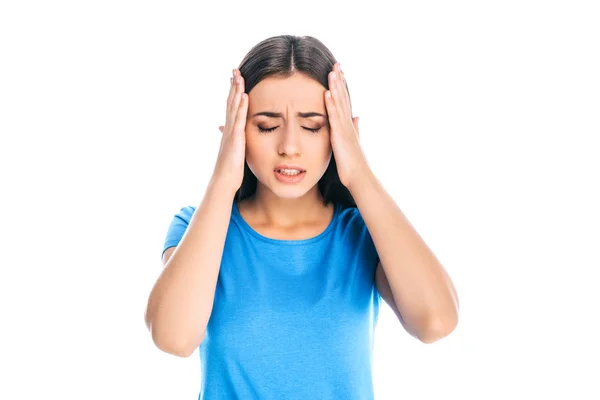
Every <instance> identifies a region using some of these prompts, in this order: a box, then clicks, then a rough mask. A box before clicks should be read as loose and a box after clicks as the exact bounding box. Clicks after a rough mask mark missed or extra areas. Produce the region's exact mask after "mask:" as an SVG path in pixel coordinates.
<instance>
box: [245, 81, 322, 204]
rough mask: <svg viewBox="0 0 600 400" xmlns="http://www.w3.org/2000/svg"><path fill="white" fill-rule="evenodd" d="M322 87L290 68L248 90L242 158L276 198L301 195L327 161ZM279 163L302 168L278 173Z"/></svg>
mask: <svg viewBox="0 0 600 400" xmlns="http://www.w3.org/2000/svg"><path fill="white" fill-rule="evenodd" d="M325 91H326V89H325V88H324V87H323V86H322V85H321V84H320V83H319V82H317V81H315V80H314V79H312V78H309V77H307V76H306V75H304V74H302V73H295V74H294V75H292V76H290V77H287V78H282V77H268V78H265V79H263V80H262V81H261V82H259V83H258V84H257V85H256V86H254V87H253V88H252V90H251V91H250V93H249V94H248V101H249V102H248V115H247V119H246V162H247V163H248V167H249V168H250V170H251V171H252V172H253V173H254V175H255V176H256V177H257V179H258V180H259V185H260V184H262V185H264V186H265V187H266V188H268V189H270V190H271V191H272V192H273V193H274V194H275V195H276V196H278V197H284V198H296V197H300V196H302V195H304V194H306V193H307V192H308V191H309V190H310V189H312V188H313V187H314V186H315V185H316V184H317V182H318V181H319V179H321V177H322V176H323V174H324V173H325V170H326V169H327V166H328V165H329V161H330V160H331V154H332V152H331V142H330V141H329V123H328V119H327V110H326V106H325V100H324V98H323V96H324V93H325ZM262 113H266V114H267V115H264V114H263V115H260V114H262ZM257 114H259V115H257ZM307 114H308V115H307ZM319 114H320V115H319ZM261 130H268V131H261ZM282 164H288V165H294V166H296V167H299V168H300V169H302V170H304V172H302V173H301V174H300V176H297V177H291V176H286V177H281V173H280V172H279V171H278V168H277V167H278V166H279V165H282ZM283 172H285V171H283ZM288 173H292V171H288ZM281 180H287V181H286V182H282V181H281ZM290 180H295V181H297V182H289V181H290Z"/></svg>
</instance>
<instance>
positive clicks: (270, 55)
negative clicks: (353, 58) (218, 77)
mask: <svg viewBox="0 0 600 400" xmlns="http://www.w3.org/2000/svg"><path fill="white" fill-rule="evenodd" d="M335 63H336V59H335V57H334V56H333V54H332V53H331V51H329V49H328V48H327V47H326V46H325V45H324V44H323V43H322V42H321V41H319V40H318V39H316V38H314V37H311V36H292V35H280V36H274V37H271V38H268V39H265V40H263V41H262V42H260V43H258V44H257V45H255V46H254V47H253V48H252V49H250V51H249V52H248V54H246V56H245V57H244V59H243V60H242V62H241V63H240V66H239V67H238V69H239V70H240V73H241V74H242V76H243V77H244V82H245V91H246V93H249V92H250V91H251V90H252V88H253V87H254V86H256V85H257V84H258V83H259V82H260V81H262V80H263V79H265V78H267V77H270V76H277V77H288V76H290V75H292V74H294V73H296V72H300V73H303V74H305V75H307V76H308V77H310V78H313V79H314V80H316V81H317V82H319V83H320V84H321V85H323V86H324V87H325V88H326V89H327V90H329V81H328V76H329V72H331V70H332V69H333V66H334V64H335ZM346 88H347V86H346ZM351 107H352V106H351ZM256 185H257V178H256V176H255V175H254V174H253V173H252V171H251V170H250V168H249V167H248V163H247V162H246V163H244V177H243V179H242V184H241V186H240V188H239V189H238V190H237V191H236V193H235V201H237V202H238V203H239V202H240V201H242V200H244V199H246V198H248V197H252V196H253V195H254V194H255V193H256ZM317 186H318V188H319V192H320V193H321V196H322V197H323V200H324V205H327V204H329V203H341V204H343V205H345V206H348V207H350V206H356V203H355V201H354V198H353V197H352V195H351V194H350V191H349V190H348V189H347V188H346V187H345V186H344V185H343V184H342V182H341V181H340V178H339V175H338V172H337V167H336V163H335V157H334V155H333V154H332V156H331V161H330V162H329V165H328V167H327V170H326V171H325V173H324V174H323V176H322V177H321V179H320V180H319V182H318V183H317Z"/></svg>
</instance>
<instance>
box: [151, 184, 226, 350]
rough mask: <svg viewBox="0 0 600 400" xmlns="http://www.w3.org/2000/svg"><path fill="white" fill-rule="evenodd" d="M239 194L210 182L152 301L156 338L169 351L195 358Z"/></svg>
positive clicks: (159, 344) (209, 309)
mask: <svg viewBox="0 0 600 400" xmlns="http://www.w3.org/2000/svg"><path fill="white" fill-rule="evenodd" d="M233 196H234V192H233V191H232V190H230V189H229V186H227V185H221V184H220V183H219V182H218V181H211V183H209V185H208V188H207V190H206V193H205V195H204V198H203V200H202V202H201V204H200V205H199V206H198V208H197V209H196V211H195V212H194V214H193V216H192V218H191V220H190V223H189V226H188V228H187V230H186V232H185V234H184V236H183V237H182V239H181V241H180V242H179V245H178V246H177V248H176V249H175V251H174V252H173V253H172V255H171V258H170V259H169V260H168V261H167V263H166V265H165V267H164V270H163V272H162V274H161V276H160V277H159V279H158V280H157V283H156V284H155V286H154V288H153V290H152V292H151V294H150V298H149V301H148V310H147V314H148V315H149V320H150V327H151V332H152V337H153V340H154V342H155V343H156V344H157V346H159V347H161V348H163V349H165V350H166V351H169V352H178V353H190V352H192V351H193V349H195V348H196V347H197V346H198V345H199V344H200V343H201V341H202V339H203V337H204V333H205V330H206V326H207V324H208V320H209V318H210V314H211V312H212V307H213V301H214V294H215V289H216V283H217V278H218V276H219V269H220V264H221V258H222V254H223V248H224V244H225V237H226V235H227V229H228V226H229V220H230V216H231V204H232V202H233Z"/></svg>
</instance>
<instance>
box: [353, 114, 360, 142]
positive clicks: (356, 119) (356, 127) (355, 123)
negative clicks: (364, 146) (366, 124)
mask: <svg viewBox="0 0 600 400" xmlns="http://www.w3.org/2000/svg"><path fill="white" fill-rule="evenodd" d="M352 125H354V130H355V131H356V135H357V136H358V137H359V138H360V132H359V131H358V117H354V118H352Z"/></svg>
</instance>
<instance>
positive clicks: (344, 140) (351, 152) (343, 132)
mask: <svg viewBox="0 0 600 400" xmlns="http://www.w3.org/2000/svg"><path fill="white" fill-rule="evenodd" d="M325 106H326V107H327V114H328V117H329V140H330V142H331V148H332V150H333V155H334V156H335V162H336V165H337V172H338V175H339V177H340V181H341V182H342V184H343V185H344V186H346V187H347V188H350V186H351V184H352V179H353V178H355V177H356V176H357V174H358V173H360V172H361V171H362V170H363V169H364V168H366V167H367V161H366V159H365V155H364V153H363V151H362V148H361V146H360V143H359V133H358V117H354V118H353V117H352V111H351V110H350V95H349V94H348V90H347V89H346V80H345V79H344V73H343V72H342V71H341V70H340V64H339V63H335V65H334V66H333V70H332V71H331V72H330V73H329V90H327V91H325Z"/></svg>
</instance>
